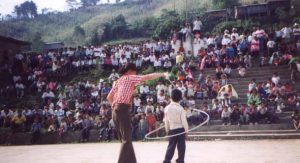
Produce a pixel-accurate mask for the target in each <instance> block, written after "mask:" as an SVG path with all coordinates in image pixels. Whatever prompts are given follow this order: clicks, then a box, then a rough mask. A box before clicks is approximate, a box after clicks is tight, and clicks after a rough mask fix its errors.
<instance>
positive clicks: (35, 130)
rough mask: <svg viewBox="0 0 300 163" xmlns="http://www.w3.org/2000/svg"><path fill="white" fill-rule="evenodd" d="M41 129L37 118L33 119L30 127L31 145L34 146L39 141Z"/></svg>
mask: <svg viewBox="0 0 300 163" xmlns="http://www.w3.org/2000/svg"><path fill="white" fill-rule="evenodd" d="M41 129H42V124H41V123H40V122H39V119H38V118H34V122H33V124H32V125H31V133H32V137H31V144H35V143H36V142H37V141H39V139H40V136H41Z"/></svg>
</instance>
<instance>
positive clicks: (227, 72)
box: [224, 64, 231, 78]
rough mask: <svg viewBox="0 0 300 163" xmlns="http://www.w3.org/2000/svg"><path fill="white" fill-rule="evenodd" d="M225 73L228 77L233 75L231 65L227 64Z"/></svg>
mask: <svg viewBox="0 0 300 163" xmlns="http://www.w3.org/2000/svg"><path fill="white" fill-rule="evenodd" d="M224 74H225V75H226V76H227V78H229V77H230V76H231V67H230V66H229V64H227V65H226V67H225V69H224Z"/></svg>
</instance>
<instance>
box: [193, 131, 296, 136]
mask: <svg viewBox="0 0 300 163" xmlns="http://www.w3.org/2000/svg"><path fill="white" fill-rule="evenodd" d="M293 133H300V132H299V131H296V130H238V131H206V132H190V133H189V135H191V136H192V135H244V134H293Z"/></svg>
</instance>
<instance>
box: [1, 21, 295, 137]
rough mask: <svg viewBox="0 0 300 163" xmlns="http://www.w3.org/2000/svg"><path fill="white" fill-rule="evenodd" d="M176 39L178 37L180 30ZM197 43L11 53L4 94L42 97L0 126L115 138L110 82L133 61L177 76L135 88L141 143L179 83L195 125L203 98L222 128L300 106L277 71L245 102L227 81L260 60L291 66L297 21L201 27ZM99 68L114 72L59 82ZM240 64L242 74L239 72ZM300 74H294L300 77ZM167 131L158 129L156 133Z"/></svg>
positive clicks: (253, 87) (6, 114) (4, 67)
mask: <svg viewBox="0 0 300 163" xmlns="http://www.w3.org/2000/svg"><path fill="white" fill-rule="evenodd" d="M185 28H187V27H185ZM174 37H175V39H176V35H175V36H174ZM173 39H174V38H173ZM193 44H194V46H197V47H198V49H194V51H193V52H191V51H188V52H186V51H185V50H184V47H180V48H179V50H178V51H175V50H174V45H173V42H172V41H161V40H158V41H146V42H143V43H141V44H137V45H116V46H88V47H77V48H63V49H56V50H50V51H48V52H44V53H38V54H35V53H29V54H22V53H18V54H16V55H15V57H14V58H9V57H8V56H7V59H5V60H3V62H4V63H3V64H1V67H0V70H1V75H2V76H3V77H5V78H4V79H5V80H4V82H3V83H4V86H3V87H1V91H0V95H1V97H11V98H19V99H21V100H22V98H24V96H26V95H28V94H35V95H37V96H39V97H40V101H38V103H37V104H36V105H33V106H28V105H25V106H22V107H21V108H15V107H14V106H13V105H6V106H2V108H1V116H0V126H1V127H11V128H12V131H13V132H17V131H31V132H32V133H33V137H34V139H33V142H35V141H36V139H38V138H39V133H40V132H41V131H42V130H44V131H46V132H57V133H58V134H59V136H63V135H64V133H65V132H67V131H70V130H71V131H76V130H79V131H81V134H82V136H81V141H88V139H89V133H90V130H91V129H92V128H96V129H99V140H111V139H114V138H117V133H116V132H115V129H114V127H115V126H114V123H113V121H112V119H111V106H110V105H109V104H108V102H107V100H106V96H107V94H108V93H109V92H110V89H111V84H112V83H113V82H114V81H115V80H117V79H118V78H119V77H120V76H119V75H118V73H117V72H116V70H117V69H118V68H119V67H122V66H123V65H125V64H126V63H127V62H133V63H135V64H136V66H137V68H138V69H139V70H140V71H144V70H146V69H148V68H149V67H153V68H154V70H155V71H169V72H172V73H176V74H175V79H174V80H172V81H162V80H161V81H159V82H158V83H157V84H155V85H150V84H149V83H143V84H142V85H140V86H139V87H138V88H137V92H136V95H135V96H134V100H133V104H132V110H131V114H132V137H133V139H135V140H138V139H144V136H145V134H146V133H148V132H149V131H152V130H154V129H155V128H157V127H159V126H161V125H162V123H163V117H164V107H165V106H166V105H167V104H168V103H169V102H170V97H169V96H170V92H171V90H172V89H174V87H176V88H177V89H179V90H180V91H182V94H183V95H184V97H183V101H182V102H181V104H182V105H183V106H184V107H185V108H186V110H187V113H188V114H187V116H188V120H189V122H190V123H192V124H197V123H199V122H200V121H203V120H204V118H205V117H203V116H202V115H201V114H199V113H197V112H192V111H191V108H195V107H196V101H202V102H203V104H202V105H201V107H200V109H202V110H204V111H206V112H207V113H209V114H210V116H211V118H212V119H222V121H223V124H224V125H225V124H257V123H261V122H263V121H266V122H267V123H275V122H276V120H277V117H276V112H278V111H281V110H282V109H287V110H294V109H295V108H297V109H299V104H300V92H297V93H295V92H293V91H292V88H291V85H290V83H282V82H281V81H280V77H279V76H278V74H276V73H275V74H273V76H272V77H271V78H270V79H266V80H267V81H266V82H256V81H255V79H253V80H252V81H250V82H249V85H248V88H249V89H248V95H247V101H240V102H239V103H237V102H236V101H237V99H238V95H237V93H236V91H235V89H234V87H233V86H232V85H231V84H230V83H229V82H228V79H229V78H231V77H233V76H236V75H238V76H240V77H245V76H247V69H249V68H251V67H253V64H252V62H253V59H254V58H255V59H258V60H260V66H267V65H273V66H278V65H281V64H288V62H289V61H290V60H291V59H292V58H293V57H295V56H296V55H299V52H300V28H299V26H298V25H297V24H295V26H293V27H291V28H290V27H284V28H283V29H280V30H277V29H276V30H268V31H265V30H263V29H261V28H259V27H257V28H253V30H252V31H246V32H243V33H238V30H237V29H235V28H233V29H232V30H231V31H229V30H225V31H224V33H222V34H217V35H207V36H204V35H200V33H199V31H198V29H197V31H195V38H194V42H193ZM294 64H295V66H291V67H292V68H297V65H298V62H295V63H294ZM99 68H103V69H105V70H106V71H111V75H110V76H109V77H108V78H107V79H105V80H104V79H100V80H99V81H97V82H93V81H89V80H87V81H79V82H75V83H74V82H73V83H68V82H62V81H61V79H62V78H65V77H66V76H68V75H70V74H77V73H80V72H89V71H90V70H92V69H99ZM207 68H215V75H204V74H205V71H206V69H207ZM234 69H236V70H237V72H238V74H234V73H233V71H232V70H234ZM195 71H199V72H200V74H199V76H195V75H194V74H195ZM296 76H297V73H296V74H295V76H294V78H293V79H297V78H296ZM295 82H297V81H295ZM246 93H247V92H245V94H246ZM208 100H211V101H212V102H211V103H210V102H207V101H208ZM241 102H242V103H241ZM283 104H284V105H285V106H284V107H283ZM161 134H163V133H161V132H157V133H156V134H155V135H153V136H159V135H161Z"/></svg>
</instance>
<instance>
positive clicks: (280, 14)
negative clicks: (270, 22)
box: [275, 7, 288, 20]
mask: <svg viewBox="0 0 300 163" xmlns="http://www.w3.org/2000/svg"><path fill="white" fill-rule="evenodd" d="M275 14H276V17H277V18H278V19H279V20H284V19H286V18H287V17H288V13H287V12H286V11H285V10H284V8H283V7H279V8H277V9H276V10H275Z"/></svg>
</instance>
